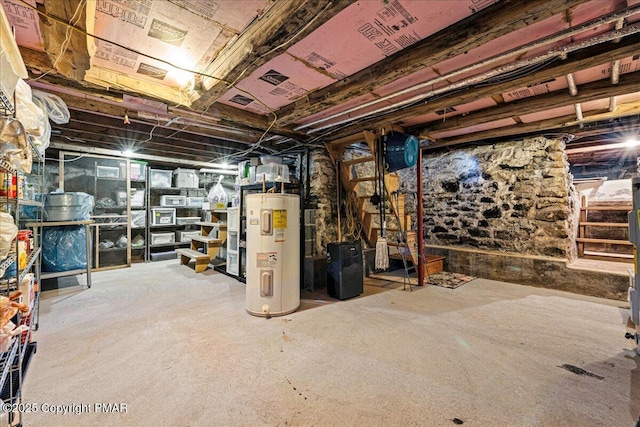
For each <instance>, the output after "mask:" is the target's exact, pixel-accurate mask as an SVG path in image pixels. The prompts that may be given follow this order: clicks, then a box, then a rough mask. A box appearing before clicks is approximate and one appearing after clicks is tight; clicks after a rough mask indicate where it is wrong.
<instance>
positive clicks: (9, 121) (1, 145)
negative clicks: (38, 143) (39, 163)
mask: <svg viewBox="0 0 640 427" xmlns="http://www.w3.org/2000/svg"><path fill="white" fill-rule="evenodd" d="M0 159H2V160H5V161H6V162H7V163H9V164H10V165H11V166H12V167H13V168H15V169H18V170H21V171H23V172H24V173H31V162H32V158H31V149H30V148H29V143H28V142H27V133H26V131H25V129H24V126H22V123H20V121H19V120H16V119H14V118H11V117H0Z"/></svg>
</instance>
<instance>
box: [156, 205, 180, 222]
mask: <svg viewBox="0 0 640 427" xmlns="http://www.w3.org/2000/svg"><path fill="white" fill-rule="evenodd" d="M151 225H176V210H175V209H172V208H153V209H151Z"/></svg>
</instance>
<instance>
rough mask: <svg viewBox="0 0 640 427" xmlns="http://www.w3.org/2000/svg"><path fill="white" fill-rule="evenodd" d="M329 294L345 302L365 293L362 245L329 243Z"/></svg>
mask: <svg viewBox="0 0 640 427" xmlns="http://www.w3.org/2000/svg"><path fill="white" fill-rule="evenodd" d="M327 256H328V258H329V259H328V260H327V262H328V265H327V292H328V293H329V296H331V297H333V298H338V299H339V300H344V299H347V298H353V297H357V296H358V295H360V294H362V292H363V291H364V283H363V282H364V279H363V277H362V276H363V269H362V247H361V246H360V243H351V242H344V243H329V244H328V245H327Z"/></svg>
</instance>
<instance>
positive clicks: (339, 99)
mask: <svg viewBox="0 0 640 427" xmlns="http://www.w3.org/2000/svg"><path fill="white" fill-rule="evenodd" d="M586 1H587V0H513V1H501V2H498V3H495V4H493V5H491V6H489V7H487V8H485V9H483V10H481V11H480V12H478V13H476V14H474V15H471V16H469V17H468V18H465V19H463V20H461V21H459V22H456V23H455V24H453V25H450V26H448V27H447V28H445V29H443V30H441V31H439V32H437V33H436V34H434V35H432V36H429V37H426V38H425V39H423V40H421V41H419V42H417V43H414V44H413V45H411V46H409V47H407V48H405V49H403V50H401V51H400V52H398V53H397V54H395V55H392V56H389V57H387V58H385V59H383V60H381V61H378V62H377V63H375V64H373V65H372V66H370V67H368V68H365V69H364V70H361V71H359V72H357V73H355V74H353V75H351V76H349V77H346V78H344V79H342V80H340V81H338V82H336V83H333V84H331V85H329V86H327V87H325V88H323V89H320V90H317V91H315V92H313V93H311V94H309V95H308V96H306V97H305V98H304V99H301V100H299V101H297V102H295V103H293V104H290V105H288V106H285V107H283V108H281V109H280V110H278V111H277V112H276V114H277V115H278V117H279V120H278V123H279V124H280V125H282V126H284V125H288V124H291V123H294V122H296V121H297V120H299V119H300V118H302V117H306V116H309V115H312V114H315V113H318V112H320V111H322V110H325V109H327V108H329V107H332V106H335V105H339V104H341V103H343V102H345V101H346V100H348V99H352V98H354V97H357V96H360V95H364V94H367V93H370V92H372V91H374V90H376V89H379V88H381V87H382V86H384V85H386V84H389V83H391V82H394V81H396V80H398V79H400V78H402V77H405V76H408V75H410V74H413V73H415V72H416V71H420V70H422V69H424V68H427V67H430V66H432V65H435V64H437V63H439V62H441V61H444V60H446V59H449V58H453V57H455V56H458V55H464V54H465V53H467V52H468V51H470V50H472V49H474V48H477V47H479V46H482V45H484V44H486V43H488V42H490V41H492V40H494V39H496V38H498V37H501V36H503V35H505V34H508V33H510V32H513V31H516V30H519V29H521V28H525V27H526V26H528V25H531V24H534V23H537V22H540V21H542V20H544V19H546V18H549V17H551V16H554V15H557V14H564V13H566V12H567V11H568V10H570V9H571V8H573V7H575V6H577V5H579V4H582V3H585V2H586Z"/></svg>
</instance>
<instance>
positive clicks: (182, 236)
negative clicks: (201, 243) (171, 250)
mask: <svg viewBox="0 0 640 427" xmlns="http://www.w3.org/2000/svg"><path fill="white" fill-rule="evenodd" d="M200 235H201V234H200V231H196V230H193V231H182V230H179V231H176V242H190V241H191V238H192V237H198V236H200Z"/></svg>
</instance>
